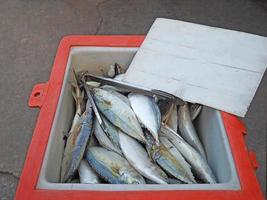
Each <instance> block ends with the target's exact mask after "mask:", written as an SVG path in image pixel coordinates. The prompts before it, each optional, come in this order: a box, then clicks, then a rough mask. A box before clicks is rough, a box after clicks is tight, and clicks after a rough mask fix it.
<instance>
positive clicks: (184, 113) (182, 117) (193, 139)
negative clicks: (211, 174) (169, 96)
mask: <svg viewBox="0 0 267 200" xmlns="http://www.w3.org/2000/svg"><path fill="white" fill-rule="evenodd" d="M178 125H179V130H180V132H181V135H182V137H183V138H184V139H185V140H186V141H187V142H188V143H189V144H190V145H192V146H193V147H194V148H196V150H197V151H199V152H200V154H201V155H202V156H203V157H204V158H205V159H206V154H205V151H204V148H203V146H202V144H201V142H200V140H199V138H198V135H197V133H196V130H195V127H194V125H193V123H192V120H191V116H190V112H189V108H188V104H187V103H185V105H183V106H180V107H179V111H178Z"/></svg>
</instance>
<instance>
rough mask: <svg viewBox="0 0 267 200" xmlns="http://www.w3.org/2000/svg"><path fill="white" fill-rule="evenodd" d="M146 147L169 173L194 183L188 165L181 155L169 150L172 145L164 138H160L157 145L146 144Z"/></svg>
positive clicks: (186, 181)
mask: <svg viewBox="0 0 267 200" xmlns="http://www.w3.org/2000/svg"><path fill="white" fill-rule="evenodd" d="M146 136H147V137H150V136H149V134H146ZM146 148H147V151H148V154H149V155H150V157H151V158H152V159H153V160H154V161H155V162H156V163H158V165H159V166H160V167H161V168H162V169H164V170H165V172H167V173H168V174H169V175H171V176H173V177H175V178H177V179H179V180H181V181H183V182H185V183H195V179H194V176H193V174H192V172H191V169H190V166H189V165H188V164H186V162H185V160H184V159H183V158H182V156H180V157H179V155H178V156H177V155H174V154H173V152H174V151H171V148H172V147H171V145H169V144H168V142H167V141H166V139H165V138H163V137H161V138H160V145H159V146H158V145H155V144H153V145H147V146H146ZM175 153H177V152H175ZM178 154H180V153H178Z"/></svg>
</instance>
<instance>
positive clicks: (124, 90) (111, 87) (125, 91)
mask: <svg viewBox="0 0 267 200" xmlns="http://www.w3.org/2000/svg"><path fill="white" fill-rule="evenodd" d="M100 88H101V89H105V90H114V91H117V92H120V93H129V90H126V89H123V88H119V87H115V86H112V85H103V86H101V87H100Z"/></svg>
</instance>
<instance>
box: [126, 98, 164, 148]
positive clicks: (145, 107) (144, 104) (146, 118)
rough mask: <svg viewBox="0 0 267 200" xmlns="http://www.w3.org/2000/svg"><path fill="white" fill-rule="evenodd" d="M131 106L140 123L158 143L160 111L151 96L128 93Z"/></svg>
mask: <svg viewBox="0 0 267 200" xmlns="http://www.w3.org/2000/svg"><path fill="white" fill-rule="evenodd" d="M128 98H129V100H130V104H131V107H132V109H133V111H134V112H135V114H136V116H137V118H138V120H139V121H140V123H141V124H142V125H143V126H144V127H145V128H146V129H147V130H148V131H149V132H150V133H151V134H152V136H153V137H154V138H155V140H156V143H157V144H159V138H158V133H159V131H160V126H161V113H160V110H159V107H158V105H157V104H156V102H155V101H154V99H153V98H152V97H148V96H145V95H142V94H137V93H130V94H129V95H128Z"/></svg>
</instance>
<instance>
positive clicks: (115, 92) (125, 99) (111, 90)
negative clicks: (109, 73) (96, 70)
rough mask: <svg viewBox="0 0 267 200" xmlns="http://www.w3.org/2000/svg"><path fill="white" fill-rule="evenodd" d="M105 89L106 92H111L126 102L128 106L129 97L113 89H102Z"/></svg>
mask: <svg viewBox="0 0 267 200" xmlns="http://www.w3.org/2000/svg"><path fill="white" fill-rule="evenodd" d="M104 90H107V91H108V92H110V93H112V94H113V95H115V96H117V97H118V98H120V99H121V100H122V101H123V102H124V103H126V104H128V105H129V106H130V101H129V99H128V98H127V97H126V96H124V95H123V94H121V93H119V92H117V91H116V90H113V89H104Z"/></svg>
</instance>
